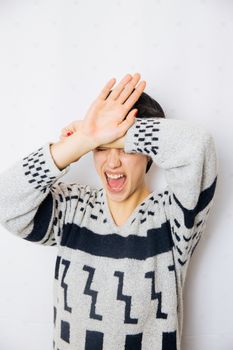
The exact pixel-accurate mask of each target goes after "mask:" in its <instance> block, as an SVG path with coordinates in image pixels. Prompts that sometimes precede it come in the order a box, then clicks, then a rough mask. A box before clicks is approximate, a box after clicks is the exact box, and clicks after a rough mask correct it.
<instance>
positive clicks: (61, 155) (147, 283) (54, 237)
mask: <svg viewBox="0 0 233 350" xmlns="http://www.w3.org/2000/svg"><path fill="white" fill-rule="evenodd" d="M139 80H140V74H138V73H136V74H135V75H134V76H131V75H129V74H127V75H126V76H125V77H124V78H123V79H122V80H121V81H120V82H119V83H118V84H117V85H116V86H115V87H114V89H113V90H111V88H112V87H113V86H114V84H115V79H111V80H110V81H109V82H108V83H107V84H106V85H105V87H104V88H103V89H102V91H101V93H100V94H99V96H98V97H97V98H96V100H94V102H93V103H92V105H91V106H90V108H89V110H88V111H87V114H86V116H85V118H84V119H83V120H81V121H78V122H74V123H71V125H70V126H71V129H72V130H71V132H70V133H69V134H68V135H70V136H66V134H65V131H67V128H64V129H63V130H62V135H61V138H60V141H58V142H56V143H51V142H47V143H46V144H44V145H42V147H40V148H39V149H38V150H35V151H34V152H32V153H30V154H29V155H27V156H26V157H24V158H23V159H22V160H19V161H18V162H17V163H16V164H13V165H12V167H11V168H9V169H7V170H6V171H5V172H3V173H2V174H1V176H0V193H1V199H0V221H1V223H2V225H3V226H4V227H5V228H6V229H7V230H9V231H10V232H12V233H14V234H17V235H19V236H20V237H22V238H24V239H26V240H29V241H31V242H35V243H39V244H44V245H50V246H53V245H56V246H57V247H58V255H57V260H56V267H55V276H54V340H53V348H54V349H56V350H57V349H63V350H66V349H69V350H74V349H78V350H81V349H85V350H90V349H91V350H99V349H103V350H123V349H133V350H138V349H143V350H151V349H154V350H171V349H172V350H175V349H176V350H178V349H180V344H181V334H182V325H183V301H182V293H183V287H184V282H185V278H186V272H187V268H188V266H189V262H190V259H191V256H192V254H193V251H194V249H195V247H196V245H197V244H198V242H199V240H200V238H201V237H202V233H203V232H204V229H205V227H206V222H207V218H208V214H209V211H210V208H211V206H212V204H213V197H214V193H215V188H216V182H217V173H218V170H217V169H218V167H217V157H216V150H215V145H214V140H213V138H212V136H211V135H210V133H209V132H208V131H206V130H204V128H203V127H201V126H199V125H196V124H193V123H188V122H186V121H182V120H174V119H171V120H168V119H166V118H164V114H163V113H162V109H161V108H157V109H156V106H155V104H156V101H154V100H153V101H154V103H155V104H154V105H153V102H152V104H151V106H148V105H147V103H145V104H144V105H147V108H145V115H143V114H144V113H143V108H142V109H141V108H140V103H139V101H140V98H141V96H144V97H145V96H146V94H145V93H143V90H144V88H145V86H146V82H145V81H141V82H140V83H139V84H138V82H139ZM137 84H138V85H137ZM147 96H148V95H147ZM141 101H143V99H142V100H141ZM151 101H152V99H151ZM137 103H138V108H137V110H138V111H139V113H138V115H137V117H136V118H135V111H136V108H135V106H137ZM141 105H142V106H143V103H142V104H141ZM157 106H159V105H157ZM146 111H147V112H148V114H147V113H146ZM72 132H73V133H72ZM90 151H92V152H93V157H94V164H95V167H96V170H97V173H98V175H99V176H100V179H101V181H102V183H103V187H102V188H101V189H96V188H92V187H91V186H89V185H87V184H80V183H72V184H66V183H63V182H57V180H58V179H59V178H60V177H61V176H62V175H64V174H65V173H67V172H68V171H69V167H70V164H71V163H73V162H75V161H78V160H79V159H80V158H81V157H82V156H84V155H85V154H86V153H88V152H90ZM152 161H153V162H154V163H155V164H156V165H157V166H159V167H161V168H162V169H164V171H165V177H166V180H167V186H166V188H165V189H163V191H160V192H158V191H153V192H150V190H149V189H148V187H147V186H146V183H145V173H146V172H147V171H148V170H149V167H150V165H151V162H152ZM15 203H20V205H17V206H15Z"/></svg>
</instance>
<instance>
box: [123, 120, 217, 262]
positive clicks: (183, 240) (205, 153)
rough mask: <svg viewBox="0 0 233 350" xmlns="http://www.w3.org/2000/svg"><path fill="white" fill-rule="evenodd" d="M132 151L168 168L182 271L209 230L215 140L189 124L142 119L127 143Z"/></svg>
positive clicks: (168, 203) (169, 208)
mask: <svg viewBox="0 0 233 350" xmlns="http://www.w3.org/2000/svg"><path fill="white" fill-rule="evenodd" d="M124 150H125V151H126V152H128V153H137V152H139V153H143V154H146V155H149V156H150V157H151V158H152V160H153V161H154V162H155V163H156V165H158V166H159V167H161V168H162V169H164V170H165V178H166V181H167V186H166V188H165V190H164V191H163V194H162V196H163V204H164V210H165V212H166V217H167V219H168V220H169V223H170V227H171V234H172V239H173V242H174V252H175V258H176V262H177V265H178V266H179V267H180V268H183V266H185V265H188V264H186V263H187V262H188V261H189V259H190V257H191V255H192V253H193V251H194V249H195V247H196V245H197V243H198V241H199V240H200V238H201V235H202V233H203V231H204V229H205V225H206V221H207V217H208V214H209V210H210V208H211V206H212V204H213V197H214V193H215V188H216V182H217V173H218V163H217V156H216V150H215V144H214V140H213V137H212V136H211V134H210V133H209V132H207V131H206V130H205V129H204V128H203V127H201V126H200V125H197V124H193V123H190V122H187V121H183V120H174V119H164V118H147V119H144V118H136V119H135V123H134V124H133V125H132V126H131V127H130V128H129V129H128V131H127V133H126V136H125V139H124Z"/></svg>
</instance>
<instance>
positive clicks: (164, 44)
mask: <svg viewBox="0 0 233 350" xmlns="http://www.w3.org/2000/svg"><path fill="white" fill-rule="evenodd" d="M232 34H233V3H232V1H231V0H221V1H217V0H202V1H200V0H196V1H191V0H170V1H169V0H160V1H159V0H157V1H155V0H153V1H152V0H145V1H138V0H128V1H123V0H118V1H107V0H103V1H90V0H83V1H81V0H74V1H67V0H66V1H65V0H34V1H33V0H30V1H29V0H22V1H18V0H17V1H16V0H8V1H6V0H5V1H4V0H1V1H0V120H1V137H0V159H1V165H0V171H2V170H4V169H5V168H6V167H8V166H9V165H10V164H12V163H13V162H14V161H16V160H17V159H19V157H22V156H25V155H27V154H29V153H31V151H32V150H34V149H36V148H38V147H39V146H40V145H42V144H43V143H44V142H46V141H48V140H51V141H56V140H57V139H58V137H59V134H60V130H61V128H62V127H63V126H65V125H66V124H68V123H69V122H71V121H72V120H74V119H83V117H84V115H85V111H86V110H87V108H88V107H89V104H90V103H91V102H92V100H93V99H94V98H95V97H96V95H97V93H99V91H100V89H101V88H102V87H103V85H104V84H105V83H106V82H107V81H108V80H109V79H110V78H111V77H115V78H116V79H117V81H118V80H119V79H121V78H122V77H123V75H125V74H126V73H131V74H133V73H135V72H140V73H141V75H142V79H145V80H146V81H147V87H146V89H145V92H148V93H149V94H151V95H152V96H153V97H154V98H155V99H157V100H158V102H159V103H160V104H161V105H162V107H163V109H164V111H165V113H166V114H167V117H168V118H177V119H186V120H190V121H197V122H198V123H202V124H203V126H205V127H207V128H208V129H209V131H210V132H211V133H212V134H213V136H214V138H215V141H216V146H217V149H218V154H219V161H220V173H219V179H218V187H217V192H216V195H215V196H216V197H215V206H214V207H213V209H212V213H211V215H210V218H209V222H208V225H207V226H208V227H207V230H206V232H205V235H204V236H203V238H202V240H201V241H200V243H199V246H198V248H197V249H196V251H195V253H194V255H193V257H192V264H191V265H190V268H189V274H188V277H187V280H186V286H185V295H184V296H185V300H184V305H185V314H184V330H183V341H182V344H183V346H182V350H209V349H211V350H231V349H233V322H232V314H233V299H232V288H233V278H232V272H231V267H232V264H233V253H232V243H233V238H232V226H233V220H232V215H231V214H232V206H233V203H232V197H233V193H232V180H233V164H232V163H233V159H232V137H233V134H232V127H233V113H232V112H233V107H232V102H233V79H232V78H233V70H232V62H233V45H232V42H233V40H232V37H233V36H232ZM87 167H88V169H91V171H88V173H87V172H86V169H87ZM77 179H78V181H79V182H83V183H90V184H92V185H96V186H101V184H100V182H99V180H98V178H97V177H96V174H95V169H94V166H93V164H92V155H91V154H88V155H86V157H84V158H82V159H81V160H80V161H79V163H78V166H77V164H76V163H75V164H73V165H72V166H71V171H70V173H69V174H67V175H65V176H64V177H63V178H62V180H63V181H67V182H69V181H75V180H77ZM148 182H149V185H150V188H151V190H153V189H155V188H157V187H160V186H162V185H163V183H164V178H163V174H162V173H158V174H157V173H156V171H155V167H153V166H152V168H151V171H150V174H149V175H148ZM0 247H1V254H0V276H1V277H0V278H1V282H0V287H1V289H0V349H1V350H27V349H33V350H41V349H43V350H50V349H51V347H52V317H53V316H52V283H53V273H54V263H55V258H56V248H54V247H42V246H39V245H36V244H33V243H30V242H28V241H24V240H22V239H19V238H18V237H15V236H14V235H13V234H10V233H9V232H7V231H6V230H4V229H3V228H2V227H1V228H0ZM80 350H81V349H80Z"/></svg>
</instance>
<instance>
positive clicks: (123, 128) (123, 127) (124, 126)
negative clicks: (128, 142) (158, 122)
mask: <svg viewBox="0 0 233 350" xmlns="http://www.w3.org/2000/svg"><path fill="white" fill-rule="evenodd" d="M136 111H137V109H133V110H132V111H130V112H129V114H128V115H127V116H126V118H125V119H124V120H123V121H122V122H121V123H120V124H119V126H118V128H119V130H120V136H123V135H124V134H125V133H126V132H127V130H128V128H129V127H130V126H132V125H133V124H134V123H135V118H136Z"/></svg>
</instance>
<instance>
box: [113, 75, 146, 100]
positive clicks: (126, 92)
mask: <svg viewBox="0 0 233 350" xmlns="http://www.w3.org/2000/svg"><path fill="white" fill-rule="evenodd" d="M140 78H141V75H140V74H139V73H135V74H134V76H133V78H132V79H131V80H130V81H129V82H128V83H127V84H126V85H125V87H124V89H123V90H122V91H121V93H120V95H119V96H118V98H117V102H119V103H121V104H123V103H124V102H125V100H126V99H127V98H128V97H129V95H130V94H131V92H132V91H133V90H134V88H135V86H136V85H137V83H138V81H139V80H140Z"/></svg>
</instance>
